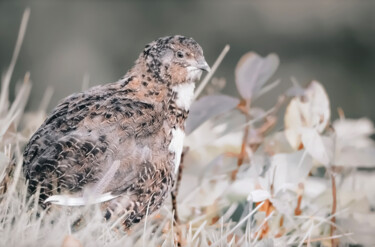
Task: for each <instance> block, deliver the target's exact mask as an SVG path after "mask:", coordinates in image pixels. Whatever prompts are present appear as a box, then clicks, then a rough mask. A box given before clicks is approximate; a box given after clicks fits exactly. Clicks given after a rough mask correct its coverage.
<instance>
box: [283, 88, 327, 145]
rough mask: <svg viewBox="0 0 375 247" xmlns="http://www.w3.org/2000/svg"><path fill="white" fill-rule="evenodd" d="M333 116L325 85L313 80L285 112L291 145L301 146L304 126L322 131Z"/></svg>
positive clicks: (286, 130) (286, 133)
mask: <svg viewBox="0 0 375 247" xmlns="http://www.w3.org/2000/svg"><path fill="white" fill-rule="evenodd" d="M330 117H331V110H330V103H329V99H328V95H327V93H326V91H325V89H324V88H323V86H322V85H321V84H320V83H319V82H317V81H312V82H311V83H310V84H309V86H308V87H307V88H306V90H305V93H304V95H303V96H300V97H294V98H293V99H292V100H291V101H290V103H289V105H288V107H287V109H286V112H285V116H284V124H285V135H286V138H287V140H288V142H289V143H290V145H291V146H292V147H293V148H294V149H295V150H298V149H300V148H301V134H302V133H301V131H302V130H303V128H305V127H307V128H314V129H316V130H317V131H318V133H322V132H323V131H324V129H325V128H326V127H327V126H328V124H329V120H330Z"/></svg>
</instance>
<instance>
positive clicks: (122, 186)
mask: <svg viewBox="0 0 375 247" xmlns="http://www.w3.org/2000/svg"><path fill="white" fill-rule="evenodd" d="M181 54H183V55H181ZM192 67H194V68H196V69H193V70H192V69H191V68H192ZM207 69H208V65H207V63H206V62H205V60H204V57H203V52H202V49H201V48H200V46H199V45H198V44H197V43H196V42H195V41H194V40H193V39H191V38H185V37H183V36H171V37H165V38H160V39H158V40H156V41H154V42H152V43H150V44H149V45H147V46H146V48H145V50H144V51H143V53H141V55H140V56H139V58H138V60H137V61H136V63H135V66H134V67H133V68H132V69H131V70H129V72H128V73H127V74H126V75H125V76H124V77H123V78H122V79H120V80H119V81H117V82H114V83H110V84H106V85H100V86H96V87H93V88H91V89H89V90H87V91H85V92H82V93H77V94H73V95H71V96H69V97H67V98H65V99H64V100H62V101H61V103H60V104H59V105H58V106H57V107H56V108H55V109H54V110H53V112H52V113H51V115H50V116H49V117H48V118H47V119H46V120H45V122H44V123H43V125H42V126H41V127H40V128H39V129H38V130H37V131H36V132H35V134H34V135H33V136H32V137H31V139H30V141H29V143H28V145H27V146H26V148H25V151H24V164H23V168H24V172H25V176H26V178H27V179H28V181H29V192H30V193H35V191H36V189H37V187H38V186H40V205H41V206H43V207H46V206H48V205H49V203H50V202H52V203H53V200H52V198H59V197H60V196H65V195H66V196H68V197H85V196H86V195H87V194H89V193H93V194H94V196H100V195H103V194H105V195H106V197H105V198H109V199H105V200H107V201H104V202H102V201H100V202H102V204H101V206H102V207H103V210H105V218H106V219H112V218H113V217H112V216H115V217H114V218H117V217H124V215H126V217H124V221H123V224H124V226H125V228H129V227H130V226H131V225H132V224H134V223H137V222H139V221H140V220H141V219H142V218H143V217H144V215H145V214H146V211H147V207H149V210H148V212H149V213H152V212H154V211H155V210H156V209H158V208H159V207H160V206H161V205H162V203H163V201H164V199H165V197H166V196H167V194H168V192H169V191H170V190H171V189H172V187H173V183H174V177H175V169H176V167H178V165H179V157H177V156H179V155H181V152H180V149H181V150H182V145H183V136H184V135H183V130H184V123H185V120H186V118H187V115H188V110H189V106H190V103H191V101H192V96H193V90H194V82H195V81H194V80H197V79H199V77H200V74H201V71H202V70H207ZM185 85H190V86H185ZM191 85H192V86H191ZM176 88H180V89H179V90H176ZM186 89H188V90H186ZM185 94H186V95H185ZM175 132H179V136H178V137H174V136H173V133H175ZM176 138H178V140H177V139H176ZM172 140H173V141H172ZM176 142H178V143H177V144H176ZM52 195H54V196H55V197H51V196H52ZM108 195H112V196H113V197H111V196H109V197H108ZM49 197H51V198H50V200H48V202H49V203H45V200H46V199H47V198H49ZM78 201H79V200H78ZM76 202H77V200H76ZM60 204H63V203H60Z"/></svg>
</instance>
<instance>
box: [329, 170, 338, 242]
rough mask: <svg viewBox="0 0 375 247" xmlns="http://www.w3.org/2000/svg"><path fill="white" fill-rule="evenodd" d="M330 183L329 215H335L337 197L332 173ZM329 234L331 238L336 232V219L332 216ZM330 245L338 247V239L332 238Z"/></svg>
mask: <svg viewBox="0 0 375 247" xmlns="http://www.w3.org/2000/svg"><path fill="white" fill-rule="evenodd" d="M331 181H332V200H333V201H332V211H331V215H335V214H336V207H337V202H336V199H337V196H336V179H335V174H334V173H333V171H332V172H331ZM331 222H332V224H331V233H330V236H331V237H332V236H333V234H334V232H335V230H336V227H335V224H336V217H335V216H333V217H332V219H331ZM331 245H332V247H336V246H338V239H335V238H332V239H331Z"/></svg>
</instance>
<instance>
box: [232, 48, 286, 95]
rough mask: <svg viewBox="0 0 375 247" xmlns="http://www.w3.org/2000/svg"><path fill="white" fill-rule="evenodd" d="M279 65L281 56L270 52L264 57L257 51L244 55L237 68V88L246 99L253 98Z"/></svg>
mask: <svg viewBox="0 0 375 247" xmlns="http://www.w3.org/2000/svg"><path fill="white" fill-rule="evenodd" d="M278 66H279V57H278V56H277V55H276V54H269V55H268V56H267V57H265V58H263V57H261V56H259V55H258V54H256V53H255V52H248V53H246V54H245V55H243V56H242V57H241V59H240V61H239V62H238V64H237V66H236V70H235V77H236V85H237V90H238V92H239V93H240V94H241V96H242V98H244V99H245V100H251V99H252V97H253V96H254V95H256V94H257V93H258V92H259V90H260V89H261V88H262V87H263V85H264V84H265V83H266V82H267V81H268V80H269V79H270V78H271V76H272V75H273V74H274V73H275V71H276V69H277V67H278Z"/></svg>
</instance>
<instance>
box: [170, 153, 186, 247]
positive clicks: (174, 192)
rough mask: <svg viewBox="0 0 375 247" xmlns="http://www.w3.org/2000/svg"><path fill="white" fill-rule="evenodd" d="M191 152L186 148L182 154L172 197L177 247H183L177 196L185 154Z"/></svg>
mask: <svg viewBox="0 0 375 247" xmlns="http://www.w3.org/2000/svg"><path fill="white" fill-rule="evenodd" d="M188 151H189V148H188V147H185V148H184V150H183V151H182V153H181V161H180V165H179V167H178V173H177V179H176V185H175V188H174V189H173V190H172V191H171V197H172V212H174V213H173V218H174V221H173V225H175V226H176V229H177V230H176V233H177V246H181V243H182V240H181V237H182V234H181V232H180V230H179V227H178V226H179V225H180V219H179V218H178V213H177V212H178V211H177V194H178V189H179V188H180V183H181V178H182V170H183V168H184V156H185V154H186V153H187V152H188Z"/></svg>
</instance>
